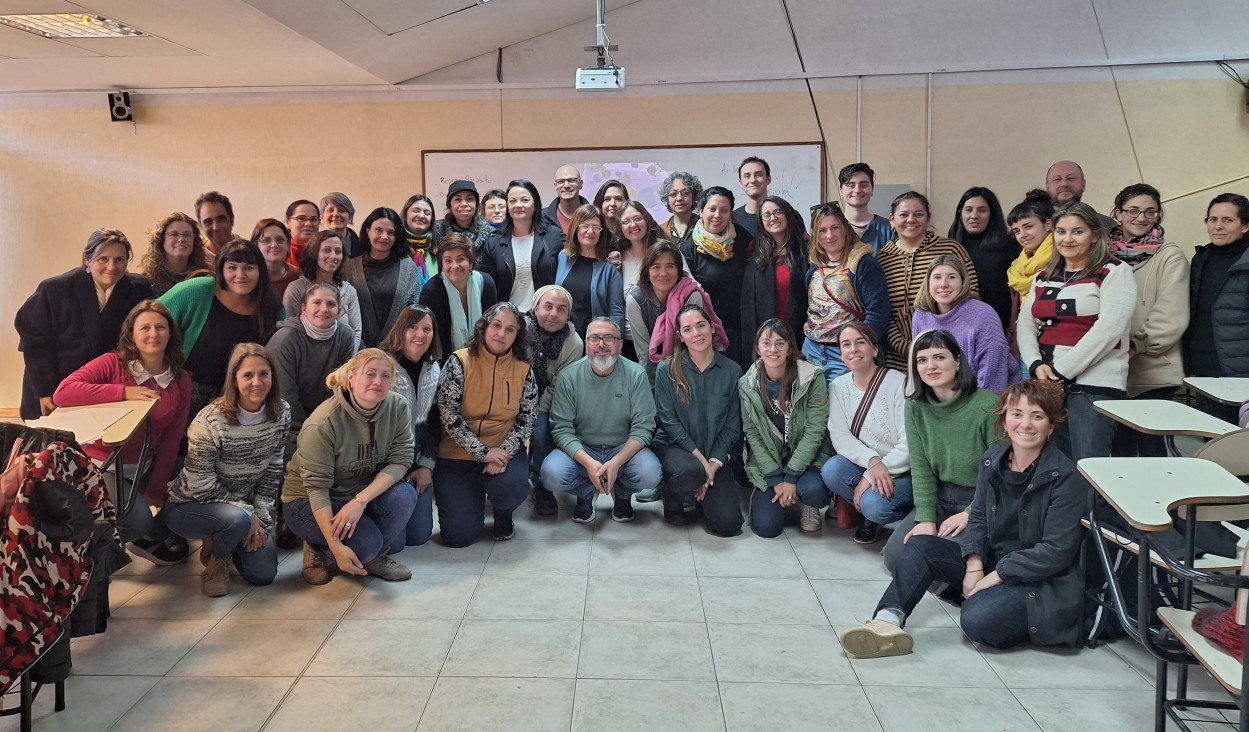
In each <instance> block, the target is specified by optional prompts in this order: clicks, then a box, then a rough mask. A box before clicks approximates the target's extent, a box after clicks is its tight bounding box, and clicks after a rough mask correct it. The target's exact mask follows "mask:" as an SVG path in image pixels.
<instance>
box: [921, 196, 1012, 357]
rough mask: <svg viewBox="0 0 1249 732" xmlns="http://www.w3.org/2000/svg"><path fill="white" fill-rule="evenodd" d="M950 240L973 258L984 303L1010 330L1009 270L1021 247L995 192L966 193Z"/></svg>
mask: <svg viewBox="0 0 1249 732" xmlns="http://www.w3.org/2000/svg"><path fill="white" fill-rule="evenodd" d="M949 237H950V238H951V239H953V240H954V241H956V242H958V243H959V244H962V245H963V248H964V249H966V250H967V254H968V256H970V257H971V261H972V265H973V266H974V267H975V268H976V275H977V277H978V278H979V280H980V300H981V301H983V302H984V303H985V304H986V305H988V306H989V307H991V308H993V312H995V313H997V317H998V319H999V320H1000V321H1001V322H1002V329H1003V330H1005V329H1007V328H1009V327H1010V325H1011V323H1013V322H1014V318H1013V317H1012V316H1011V296H1010V285H1009V284H1007V281H1006V270H1008V269H1010V265H1011V262H1013V261H1014V260H1015V257H1016V256H1018V255H1019V243H1018V242H1016V241H1015V238H1014V237H1013V236H1011V233H1010V229H1008V228H1007V226H1006V217H1005V216H1003V215H1002V204H1000V203H998V200H997V196H996V195H994V194H993V191H991V190H989V189H988V188H984V187H983V186H973V187H971V188H968V189H967V191H966V192H965V193H963V197H962V198H960V199H959V201H958V206H957V207H956V208H955V209H954V222H953V223H951V224H950V232H949ZM915 332H917V333H918V332H919V331H915Z"/></svg>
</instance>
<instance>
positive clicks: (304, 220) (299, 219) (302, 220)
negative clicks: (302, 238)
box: [291, 216, 321, 226]
mask: <svg viewBox="0 0 1249 732" xmlns="http://www.w3.org/2000/svg"><path fill="white" fill-rule="evenodd" d="M291 221H294V222H295V223H297V224H299V225H300V226H302V225H304V224H319V223H321V217H320V216H292V217H291Z"/></svg>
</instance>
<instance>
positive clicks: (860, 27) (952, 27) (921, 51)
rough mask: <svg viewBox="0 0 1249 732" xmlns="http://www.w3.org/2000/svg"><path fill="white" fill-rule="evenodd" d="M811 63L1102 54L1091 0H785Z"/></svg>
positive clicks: (923, 64)
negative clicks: (1032, 0) (1028, 0)
mask: <svg viewBox="0 0 1249 732" xmlns="http://www.w3.org/2000/svg"><path fill="white" fill-rule="evenodd" d="M786 4H787V5H788V7H789V12H790V15H791V16H792V18H793V20H794V30H795V32H796V33H797V36H798V41H799V44H800V45H801V47H802V56H803V60H804V61H805V62H806V65H807V69H808V70H809V71H817V72H821V73H828V74H859V73H890V72H894V73H897V72H928V71H942V70H946V69H960V70H971V69H985V68H1021V67H1027V66H1033V65H1036V66H1049V65H1053V64H1059V65H1062V64H1067V63H1081V64H1082V63H1090V62H1092V63H1096V62H1098V61H1105V59H1106V54H1105V51H1104V49H1103V48H1102V41H1101V37H1100V35H1099V33H1098V30H1097V18H1096V17H1095V15H1094V13H1093V8H1092V6H1091V5H1090V4H1089V2H1088V0H1046V2H1044V3H1021V2H997V3H995V2H984V1H983V0H945V1H944V2H940V3H927V2H916V0H875V2H836V3H833V2H828V1H827V0H787V3H786Z"/></svg>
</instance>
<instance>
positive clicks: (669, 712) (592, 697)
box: [572, 679, 725, 732]
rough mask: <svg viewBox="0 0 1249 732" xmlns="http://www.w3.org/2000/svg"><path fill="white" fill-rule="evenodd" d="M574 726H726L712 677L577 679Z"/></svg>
mask: <svg viewBox="0 0 1249 732" xmlns="http://www.w3.org/2000/svg"><path fill="white" fill-rule="evenodd" d="M572 729H573V732H639V731H640V730H655V731H656V732H659V731H660V730H679V732H723V731H724V729H725V727H724V712H723V711H722V710H721V708H720V692H719V689H718V688H717V687H716V684H715V682H713V681H636V680H620V679H579V680H578V681H577V699H576V701H575V702H574V703H573V713H572Z"/></svg>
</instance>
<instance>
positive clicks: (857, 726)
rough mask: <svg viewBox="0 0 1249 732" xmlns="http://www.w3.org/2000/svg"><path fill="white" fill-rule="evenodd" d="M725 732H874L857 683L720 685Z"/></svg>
mask: <svg viewBox="0 0 1249 732" xmlns="http://www.w3.org/2000/svg"><path fill="white" fill-rule="evenodd" d="M720 699H721V701H722V702H723V706H724V719H725V721H726V722H727V723H728V732H776V730H785V732H873V731H875V732H880V723H879V722H877V721H876V714H875V712H873V711H872V705H871V704H869V703H868V701H867V695H866V694H864V693H863V689H862V688H861V687H859V686H858V685H857V684H853V685H848V686H837V685H819V684H765V683H726V682H724V681H721V682H720Z"/></svg>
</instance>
